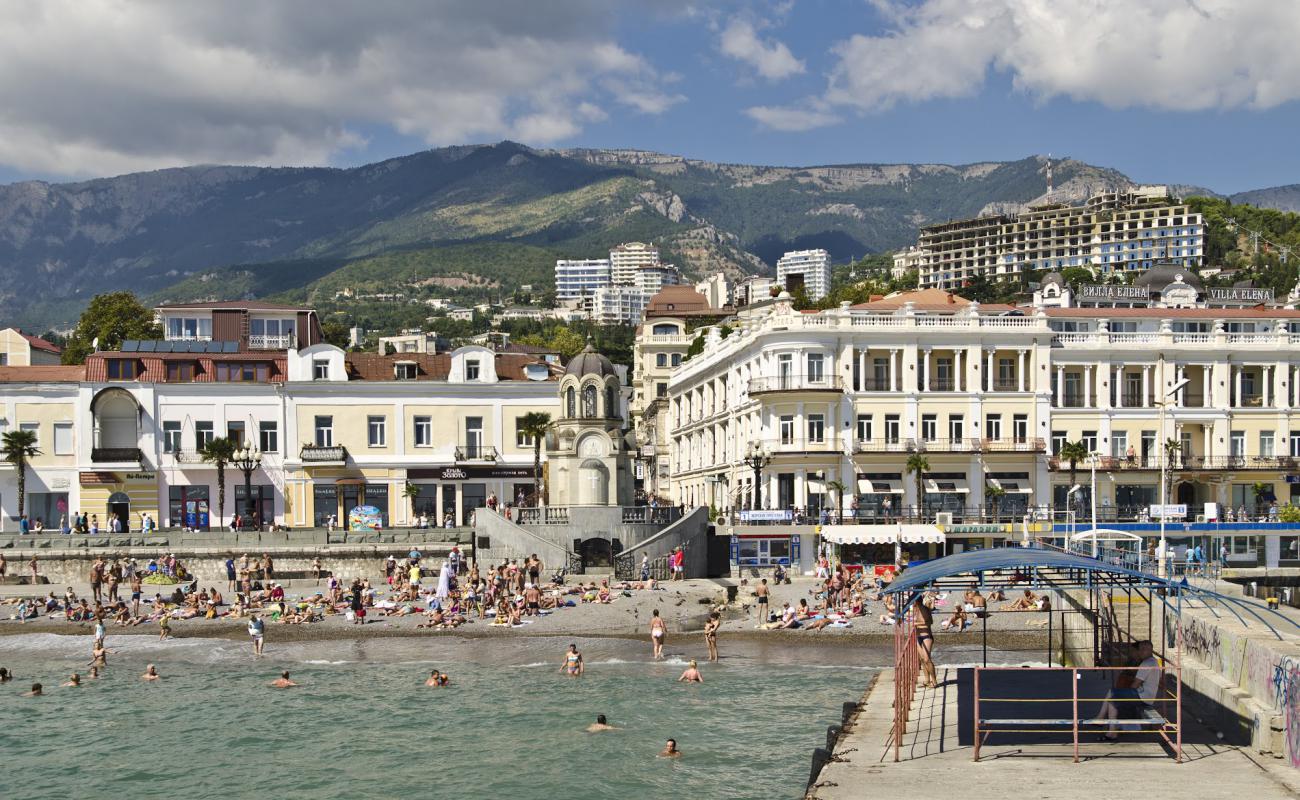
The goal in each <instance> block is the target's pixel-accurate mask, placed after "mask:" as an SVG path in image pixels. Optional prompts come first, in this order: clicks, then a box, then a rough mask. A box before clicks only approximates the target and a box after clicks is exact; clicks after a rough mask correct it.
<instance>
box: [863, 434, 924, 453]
mask: <svg viewBox="0 0 1300 800" xmlns="http://www.w3.org/2000/svg"><path fill="white" fill-rule="evenodd" d="M915 451H916V440H915V439H902V438H894V439H889V438H886V439H858V440H857V441H855V442H854V443H853V452H854V453H913V452H915Z"/></svg>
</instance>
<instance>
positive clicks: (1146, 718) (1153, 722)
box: [979, 701, 1169, 733]
mask: <svg viewBox="0 0 1300 800" xmlns="http://www.w3.org/2000/svg"><path fill="white" fill-rule="evenodd" d="M992 702H996V701H992ZM1139 713H1140V714H1141V716H1139V717H1137V718H1128V719H1124V718H1120V719H1118V720H1116V721H1115V724H1117V725H1142V726H1155V727H1161V728H1163V727H1164V726H1166V725H1168V724H1169V720H1167V719H1165V717H1164V715H1163V714H1161V713H1160V712H1159V711H1156V710H1155V709H1154V708H1152V707H1151V706H1143V707H1142V710H1141V711H1140V712H1139ZM1074 724H1075V723H1074V720H1072V719H981V720H980V723H979V726H980V730H981V732H984V733H988V732H989V731H985V730H984V729H985V728H986V727H990V726H999V727H1000V726H1004V725H1005V726H1017V727H1030V726H1035V727H1044V728H1073V727H1074ZM1109 724H1110V721H1109V720H1104V719H1081V720H1079V727H1084V726H1088V725H1091V726H1099V725H1109ZM1012 732H1014V731H1007V733H1012Z"/></svg>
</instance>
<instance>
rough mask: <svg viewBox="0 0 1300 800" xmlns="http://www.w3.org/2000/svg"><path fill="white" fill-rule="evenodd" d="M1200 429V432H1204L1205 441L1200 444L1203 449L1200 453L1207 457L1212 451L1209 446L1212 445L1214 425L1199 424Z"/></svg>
mask: <svg viewBox="0 0 1300 800" xmlns="http://www.w3.org/2000/svg"><path fill="white" fill-rule="evenodd" d="M1201 431H1202V433H1204V434H1205V441H1204V442H1202V444H1201V447H1202V448H1204V449H1202V450H1201V454H1202V455H1204V456H1205V457H1206V458H1207V459H1208V458H1209V455H1210V453H1211V452H1212V450H1211V448H1212V446H1213V442H1214V426H1212V425H1202V426H1201ZM1206 463H1207V464H1208V463H1210V462H1209V461H1206Z"/></svg>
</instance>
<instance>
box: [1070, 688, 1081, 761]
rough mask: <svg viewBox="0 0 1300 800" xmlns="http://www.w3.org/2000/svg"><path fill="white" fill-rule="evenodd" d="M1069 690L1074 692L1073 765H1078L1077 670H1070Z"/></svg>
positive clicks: (1072, 724) (1072, 725) (1072, 723)
mask: <svg viewBox="0 0 1300 800" xmlns="http://www.w3.org/2000/svg"><path fill="white" fill-rule="evenodd" d="M1070 677H1071V678H1072V679H1073V680H1071V681H1070V683H1071V684H1073V685H1072V686H1071V688H1072V689H1073V690H1074V699H1073V702H1074V720H1073V721H1072V722H1071V723H1070V725H1071V727H1072V728H1073V730H1074V763H1076V764H1078V763H1079V670H1078V669H1072V670H1070Z"/></svg>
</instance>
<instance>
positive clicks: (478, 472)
mask: <svg viewBox="0 0 1300 800" xmlns="http://www.w3.org/2000/svg"><path fill="white" fill-rule="evenodd" d="M407 476H408V477H409V478H410V479H411V480H429V479H433V480H439V481H466V480H471V479H475V478H479V479H481V478H532V477H533V468H532V467H502V466H490V467H434V468H433V469H411V470H407Z"/></svg>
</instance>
